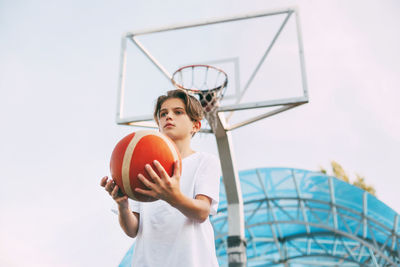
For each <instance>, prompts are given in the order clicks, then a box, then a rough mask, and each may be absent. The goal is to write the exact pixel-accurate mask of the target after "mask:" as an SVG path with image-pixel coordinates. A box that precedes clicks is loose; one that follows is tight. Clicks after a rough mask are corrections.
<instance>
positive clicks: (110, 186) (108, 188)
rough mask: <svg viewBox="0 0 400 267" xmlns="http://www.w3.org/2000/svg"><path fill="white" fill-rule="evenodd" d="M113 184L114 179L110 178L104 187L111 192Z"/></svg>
mask: <svg viewBox="0 0 400 267" xmlns="http://www.w3.org/2000/svg"><path fill="white" fill-rule="evenodd" d="M114 186H115V184H114V181H113V180H110V181H108V182H107V184H106V186H105V187H104V188H105V189H106V191H107V192H108V193H111V191H112V190H113V189H114Z"/></svg>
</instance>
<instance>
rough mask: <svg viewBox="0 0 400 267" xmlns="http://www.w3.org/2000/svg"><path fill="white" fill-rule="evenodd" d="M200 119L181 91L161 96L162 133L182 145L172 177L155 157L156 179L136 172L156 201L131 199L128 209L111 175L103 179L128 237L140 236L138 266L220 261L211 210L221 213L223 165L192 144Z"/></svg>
mask: <svg viewBox="0 0 400 267" xmlns="http://www.w3.org/2000/svg"><path fill="white" fill-rule="evenodd" d="M202 118H203V110H202V107H201V104H200V102H199V101H198V100H197V99H196V98H194V97H193V96H191V95H188V94H187V93H186V92H185V91H183V90H173V91H169V92H168V93H167V95H163V96H160V97H159V98H158V100H157V103H156V106H155V111H154V119H155V120H156V122H157V125H158V127H159V130H160V132H162V133H164V134H166V135H167V136H169V137H170V138H171V139H172V140H173V141H174V142H175V144H176V146H177V147H178V150H179V152H180V154H181V157H182V166H179V164H178V161H177V162H175V164H174V173H173V176H172V177H169V176H168V174H167V173H166V172H165V170H164V169H163V167H162V166H161V165H160V164H159V163H158V162H157V161H155V162H154V165H155V167H156V168H157V170H158V172H159V173H160V176H158V175H157V173H156V172H155V171H154V170H153V169H152V168H151V166H150V165H147V166H146V171H147V173H148V174H149V175H150V177H152V179H153V181H154V182H151V181H150V180H147V179H146V178H145V177H144V176H143V175H142V174H140V175H139V176H138V178H139V179H140V180H141V181H142V182H143V183H144V184H145V185H146V186H147V187H148V188H149V189H148V190H142V189H136V191H137V192H138V193H141V194H144V195H147V196H151V197H153V198H156V199H158V200H157V201H154V202H136V201H133V200H130V201H131V210H130V208H129V203H128V198H127V196H121V194H120V193H119V192H120V191H118V186H117V185H115V184H114V182H113V181H112V180H110V181H107V179H108V178H107V177H104V178H103V179H102V180H101V183H100V184H101V186H103V187H105V189H106V191H107V192H108V193H109V194H110V195H111V196H112V198H113V199H114V200H115V201H116V203H117V204H118V211H119V223H120V225H121V228H122V229H123V230H124V232H125V233H126V234H127V235H128V236H130V237H136V243H135V249H134V255H133V266H135V267H136V266H149V267H153V266H154V267H160V266H167V267H168V266H173V267H175V266H182V267H192V266H193V267H195V266H196V267H197V266H199V267H200V266H201V267H203V266H207V267H213V266H218V262H217V258H216V254H215V245H214V231H213V228H212V225H211V223H210V221H209V215H210V214H211V215H213V214H216V213H217V208H218V201H219V178H220V165H219V161H218V160H217V158H216V157H214V156H211V155H209V154H206V153H201V152H195V151H193V150H192V148H191V146H190V141H191V138H192V136H193V135H194V134H196V133H197V132H198V131H199V130H200V127H201V122H200V121H201V119H202ZM181 168H182V175H180V169H181Z"/></svg>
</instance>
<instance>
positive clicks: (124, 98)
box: [116, 8, 308, 132]
mask: <svg viewBox="0 0 400 267" xmlns="http://www.w3.org/2000/svg"><path fill="white" fill-rule="evenodd" d="M192 64H207V65H212V66H215V67H217V68H220V69H222V70H224V71H225V72H226V73H227V75H228V80H229V81H228V86H227V88H226V91H225V96H224V98H223V99H222V101H221V102H220V106H219V108H218V112H219V113H225V118H226V120H227V123H226V125H225V126H224V127H225V128H226V130H233V129H236V128H238V127H241V126H244V125H247V124H249V123H252V122H255V121H258V120H260V119H263V118H266V117H269V116H272V115H274V114H277V113H280V112H282V111H285V110H288V109H291V108H293V107H296V106H298V105H301V104H304V103H307V102H308V94H307V84H306V76H305V64H304V57H303V45H302V38H301V31H300V26H299V18H298V12H297V10H296V8H286V9H282V10H275V11H268V12H259V13H253V14H242V15H238V16H232V17H224V18H216V19H209V20H204V21H199V22H192V23H186V24H181V25H171V26H167V27H163V28H157V29H149V30H143V31H132V32H127V33H125V34H124V35H123V36H122V42H121V66H120V83H119V88H118V103H117V117H116V121H117V123H118V124H122V125H132V126H141V127H156V124H155V122H154V121H153V116H152V113H153V107H154V104H155V101H156V98H157V97H158V96H159V95H161V94H165V93H166V91H168V90H171V89H174V86H173V84H172V83H171V76H172V74H173V73H174V72H175V71H176V70H177V69H178V68H180V67H182V66H186V65H192ZM203 125H207V123H203ZM202 131H203V132H211V130H210V129H209V127H205V128H204V129H203V130H202Z"/></svg>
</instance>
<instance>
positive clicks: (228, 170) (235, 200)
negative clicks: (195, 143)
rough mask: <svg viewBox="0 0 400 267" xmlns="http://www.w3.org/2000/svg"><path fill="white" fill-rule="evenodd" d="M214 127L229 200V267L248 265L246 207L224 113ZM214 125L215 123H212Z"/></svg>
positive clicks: (218, 116)
mask: <svg viewBox="0 0 400 267" xmlns="http://www.w3.org/2000/svg"><path fill="white" fill-rule="evenodd" d="M216 119H217V123H216V125H214V127H215V129H213V131H214V133H215V137H216V140H217V145H218V153H219V158H220V161H221V168H222V176H223V179H224V185H225V191H226V199H227V202H228V240H227V241H228V242H227V244H228V248H227V254H228V262H229V267H245V266H247V256H246V240H245V236H244V213H243V211H244V209H243V198H242V190H241V189H240V181H239V175H238V172H237V170H236V166H235V161H234V157H233V156H234V153H233V147H232V138H231V133H230V132H229V131H227V130H226V128H225V127H224V124H225V122H226V120H225V117H224V114H223V113H219V114H218V115H217V118H216ZM210 125H213V123H210Z"/></svg>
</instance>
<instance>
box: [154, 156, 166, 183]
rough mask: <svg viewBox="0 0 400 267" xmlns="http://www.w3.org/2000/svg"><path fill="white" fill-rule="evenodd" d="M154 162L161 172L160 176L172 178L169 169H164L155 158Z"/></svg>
mask: <svg viewBox="0 0 400 267" xmlns="http://www.w3.org/2000/svg"><path fill="white" fill-rule="evenodd" d="M153 163H154V166H156V169H157V171H158V173H159V174H160V178H164V179H167V178H170V177H169V175H168V173H167V171H166V170H165V169H164V167H163V166H162V165H161V163H160V162H158V161H157V160H155V161H154V162H153Z"/></svg>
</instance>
